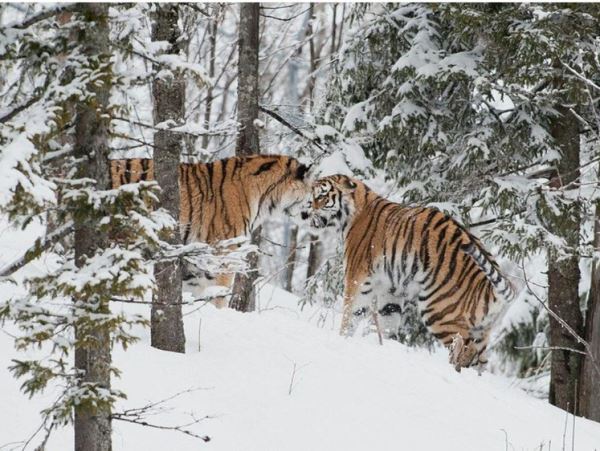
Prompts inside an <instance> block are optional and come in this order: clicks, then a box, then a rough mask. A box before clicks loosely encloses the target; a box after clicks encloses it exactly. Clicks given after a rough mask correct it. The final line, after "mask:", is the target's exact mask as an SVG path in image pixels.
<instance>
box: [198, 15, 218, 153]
mask: <svg viewBox="0 0 600 451" xmlns="http://www.w3.org/2000/svg"><path fill="white" fill-rule="evenodd" d="M212 6H213V10H212V14H211V18H210V24H209V30H210V31H209V33H210V34H209V38H208V41H209V45H210V51H209V56H208V57H209V61H208V76H209V77H210V78H211V79H213V78H214V76H215V57H216V55H215V53H216V49H217V23H218V20H219V9H220V8H221V6H220V5H218V4H215V5H212ZM212 103H213V86H212V85H210V86H208V88H207V90H206V109H205V110H204V127H205V128H206V129H207V130H208V129H209V128H210V117H211V114H212ZM202 148H203V149H204V150H205V151H206V150H207V149H208V133H207V134H205V135H204V136H202Z"/></svg>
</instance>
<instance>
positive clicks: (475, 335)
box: [448, 327, 490, 375]
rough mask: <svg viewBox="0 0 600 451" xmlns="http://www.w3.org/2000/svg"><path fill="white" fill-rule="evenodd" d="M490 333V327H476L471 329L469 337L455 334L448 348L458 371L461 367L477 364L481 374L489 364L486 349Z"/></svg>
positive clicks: (452, 362)
mask: <svg viewBox="0 0 600 451" xmlns="http://www.w3.org/2000/svg"><path fill="white" fill-rule="evenodd" d="M489 335H490V330H489V328H482V327H474V328H472V329H471V331H469V334H468V337H467V338H464V337H463V336H462V335H461V334H459V333H457V334H456V335H455V336H454V338H453V340H452V343H450V346H449V347H448V348H449V351H450V356H449V361H450V363H451V364H452V365H453V366H454V368H455V369H456V371H458V372H460V370H461V368H467V367H470V366H475V367H477V372H478V373H479V374H480V375H481V372H482V371H483V369H484V368H485V365H486V364H487V357H486V350H487V345H488V339H489Z"/></svg>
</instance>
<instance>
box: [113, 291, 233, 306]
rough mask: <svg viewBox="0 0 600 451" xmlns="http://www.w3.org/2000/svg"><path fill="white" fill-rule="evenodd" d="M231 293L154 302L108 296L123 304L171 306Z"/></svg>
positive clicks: (225, 295) (210, 299)
mask: <svg viewBox="0 0 600 451" xmlns="http://www.w3.org/2000/svg"><path fill="white" fill-rule="evenodd" d="M231 296H232V294H231V293H228V294H215V295H213V296H205V297H202V298H196V299H192V300H190V301H182V302H154V301H137V300H135V299H122V298H110V300H111V301H113V302H121V303H123V304H141V305H167V306H171V305H192V304H195V303H197V302H211V301H212V300H214V299H217V298H227V297H231Z"/></svg>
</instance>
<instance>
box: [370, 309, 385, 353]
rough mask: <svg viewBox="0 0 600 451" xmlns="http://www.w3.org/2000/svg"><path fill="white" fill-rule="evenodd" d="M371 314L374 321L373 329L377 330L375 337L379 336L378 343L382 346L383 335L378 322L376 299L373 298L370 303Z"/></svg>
mask: <svg viewBox="0 0 600 451" xmlns="http://www.w3.org/2000/svg"><path fill="white" fill-rule="evenodd" d="M371 314H372V315H373V322H374V323H375V330H377V338H379V344H380V345H381V346H383V335H382V334H381V326H380V324H379V313H378V311H377V300H376V299H375V300H373V303H372V304H371Z"/></svg>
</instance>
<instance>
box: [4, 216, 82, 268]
mask: <svg viewBox="0 0 600 451" xmlns="http://www.w3.org/2000/svg"><path fill="white" fill-rule="evenodd" d="M72 231H73V222H72V221H69V222H67V223H66V224H64V225H62V226H61V227H59V228H58V229H56V230H55V231H54V232H52V233H51V234H50V235H48V236H47V237H46V238H45V239H44V240H43V241H41V240H40V239H38V240H36V242H35V244H34V245H33V246H31V247H30V248H29V249H27V251H26V252H25V254H24V255H23V256H22V257H21V258H19V259H17V260H16V261H14V262H13V263H11V264H9V265H8V266H6V267H4V268H2V269H1V270H0V277H7V276H11V275H12V274H13V273H15V272H16V271H17V270H19V269H21V268H22V267H23V266H25V265H26V264H27V263H29V262H30V261H32V260H33V259H34V258H36V257H37V256H38V255H40V253H41V252H44V251H47V250H48V249H50V248H51V247H52V246H53V245H54V244H56V243H57V242H58V241H60V240H61V239H63V238H64V237H65V236H67V235H68V234H69V233H71V232H72Z"/></svg>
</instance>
